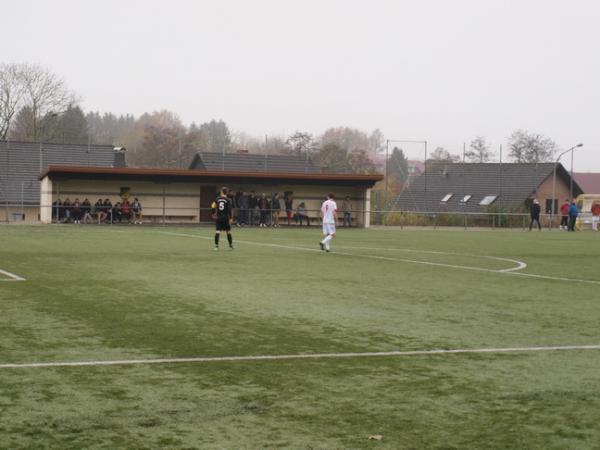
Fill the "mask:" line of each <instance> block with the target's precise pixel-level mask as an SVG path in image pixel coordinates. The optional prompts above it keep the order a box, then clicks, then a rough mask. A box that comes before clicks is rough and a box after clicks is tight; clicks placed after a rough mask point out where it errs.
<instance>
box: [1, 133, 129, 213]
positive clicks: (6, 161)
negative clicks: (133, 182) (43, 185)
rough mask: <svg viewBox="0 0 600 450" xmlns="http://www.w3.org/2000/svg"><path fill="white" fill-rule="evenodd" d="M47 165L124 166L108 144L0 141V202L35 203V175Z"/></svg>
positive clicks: (121, 155) (37, 185)
mask: <svg viewBox="0 0 600 450" xmlns="http://www.w3.org/2000/svg"><path fill="white" fill-rule="evenodd" d="M50 164H60V165H73V166H99V167H125V153H124V149H115V148H114V147H113V146H112V145H89V146H88V145H76V144H49V143H41V144H40V143H39V142H19V141H0V205H1V204H5V203H9V204H20V203H21V201H23V203H24V204H26V205H37V204H39V202H40V183H39V180H38V177H39V175H40V173H41V172H43V171H44V170H46V169H47V168H48V165H50Z"/></svg>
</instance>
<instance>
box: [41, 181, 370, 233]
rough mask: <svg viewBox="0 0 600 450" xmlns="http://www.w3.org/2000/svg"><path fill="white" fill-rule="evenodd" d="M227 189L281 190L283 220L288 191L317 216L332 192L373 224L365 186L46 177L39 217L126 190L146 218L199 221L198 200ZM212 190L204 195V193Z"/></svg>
mask: <svg viewBox="0 0 600 450" xmlns="http://www.w3.org/2000/svg"><path fill="white" fill-rule="evenodd" d="M222 185H226V186H227V187H229V188H230V189H232V190H233V191H244V192H249V191H254V193H255V195H257V196H260V195H261V194H262V193H265V194H266V195H267V196H268V197H270V196H271V195H272V194H273V193H275V192H277V193H278V194H279V197H280V199H281V206H282V217H283V216H285V211H284V202H283V197H284V193H285V192H286V191H291V192H293V196H294V203H293V208H294V210H295V209H296V208H297V207H298V205H299V204H300V203H301V202H304V204H305V206H306V209H307V210H308V211H309V215H310V216H312V217H317V216H318V214H319V210H320V207H321V203H322V202H323V201H324V200H325V198H326V196H327V194H328V193H329V192H332V193H333V194H334V195H335V197H336V201H337V203H338V208H339V209H340V220H341V206H342V201H343V199H344V198H345V197H346V196H349V197H350V202H351V205H352V217H353V224H355V225H357V226H369V214H368V211H369V208H370V204H369V202H370V200H369V197H370V189H366V188H364V187H352V186H335V185H333V186H332V185H303V184H282V183H280V184H262V183H221V184H218V183H214V182H212V183H199V182H173V183H161V182H151V181H128V180H54V181H52V180H51V179H50V178H48V177H46V178H44V180H43V181H42V184H41V195H42V197H41V198H42V202H41V204H42V206H41V210H40V217H41V221H42V223H51V220H52V209H51V206H52V203H53V202H54V201H56V200H57V199H59V198H60V200H61V201H64V200H65V199H67V198H68V199H69V200H70V201H71V203H72V202H73V201H74V200H75V199H76V198H78V199H79V200H80V201H83V200H84V199H85V198H87V199H89V200H90V202H91V204H92V205H93V204H94V203H96V201H97V200H98V199H102V200H104V199H106V198H108V199H109V200H110V201H111V202H112V203H113V204H114V203H116V202H117V201H121V193H122V192H124V191H127V192H128V193H129V198H130V200H133V198H135V197H137V198H139V200H140V202H141V203H142V206H143V209H144V215H145V216H146V217H148V218H149V219H150V218H154V219H155V221H157V222H161V221H162V220H163V218H164V219H166V221H167V222H179V223H198V222H199V221H200V208H201V206H202V208H208V207H209V205H201V202H200V199H201V197H202V194H203V193H204V194H205V196H206V197H211V196H212V195H214V193H213V192H212V190H214V189H218V188H220V187H221V186H222ZM206 189H209V190H210V191H211V192H208V193H205V192H203V190H206Z"/></svg>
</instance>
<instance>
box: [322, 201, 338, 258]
mask: <svg viewBox="0 0 600 450" xmlns="http://www.w3.org/2000/svg"><path fill="white" fill-rule="evenodd" d="M321 218H322V219H323V234H324V235H325V238H324V239H323V240H322V241H321V242H319V245H320V246H321V250H325V251H326V252H329V250H331V240H332V239H333V238H334V237H335V223H336V222H337V204H336V203H335V200H334V196H333V194H331V193H329V194H327V200H325V201H324V202H323V204H322V205H321Z"/></svg>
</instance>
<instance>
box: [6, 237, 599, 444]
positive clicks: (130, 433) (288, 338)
mask: <svg viewBox="0 0 600 450" xmlns="http://www.w3.org/2000/svg"><path fill="white" fill-rule="evenodd" d="M233 233H234V238H235V239H236V241H237V242H236V249H235V250H234V251H229V250H227V245H226V240H225V239H222V244H221V247H222V248H221V250H220V251H219V252H214V251H213V250H212V237H213V231H212V229H210V228H192V227H188V228H184V227H179V228H178V227H133V226H129V227H125V226H122V227H121V226H114V227H96V226H79V227H77V226H32V227H28V226H2V227H0V269H2V270H4V271H7V272H10V273H13V274H17V275H19V276H21V277H24V278H26V281H6V280H7V279H8V277H7V275H0V279H2V280H3V281H0V365H6V364H11V363H12V364H23V363H32V362H64V361H112V360H136V359H137V360H139V359H146V358H158V359H160V358H179V357H219V356H249V355H299V354H316V353H346V352H358V353H361V352H386V351H409V350H431V349H479V348H508V347H543V346H583V345H598V344H600V336H599V334H600V333H599V324H600V322H599V318H600V251H599V249H600V242H599V241H598V240H599V239H600V238H599V236H598V235H596V234H593V233H591V232H588V233H565V232H558V231H556V232H541V233H539V232H531V233H530V232H522V231H468V232H464V231H442V230H438V231H433V230H431V231H425V230H405V231H401V230H391V229H387V230H375V229H373V230H357V229H353V230H344V229H340V230H338V236H337V237H336V239H334V241H333V244H332V245H333V251H332V253H329V254H326V253H324V252H321V251H319V250H318V241H319V239H320V238H321V235H320V229H319V228H317V227H314V228H312V229H307V228H303V229H294V228H293V229H277V230H272V229H252V230H250V229H241V230H240V229H234V230H233ZM509 260H510V261H509ZM519 261H520V262H523V263H526V264H527V267H525V268H522V269H520V270H516V271H515V272H501V271H503V270H511V269H515V268H516V267H517V266H518V262H519ZM516 273H523V274H529V275H538V276H541V277H535V276H529V275H526V276H523V275H517V274H516ZM582 280H589V281H591V282H586V281H582ZM599 423H600V350H593V349H592V350H561V351H547V352H516V353H474V354H437V355H418V356H385V357H382V356H375V357H359V356H357V357H351V358H322V359H289V360H285V359H284V360H272V361H223V362H191V363H172V364H152V365H149V364H139V365H115V366H84V367H38V368H32V367H17V368H14V367H13V368H0V448H7V449H25V448H31V449H82V448H86V449H87V448H102V449H114V448H124V449H125V448H126V449H134V448H135V449H138V448H145V449H155V448H156V449H158V448H171V449H184V448H185V449H192V448H233V449H239V448H253V449H254V448H256V449H258V448H293V449H296V448H297V449H309V448H323V449H332V448H335V449H337V448H366V449H371V448H372V449H402V448H437V449H452V448H456V449H465V448H474V449H483V448H506V449H517V448H527V449H567V448H568V449H587V448H600V426H599V425H598V424H599ZM372 435H382V436H383V440H381V441H377V440H369V439H368V438H369V436H372Z"/></svg>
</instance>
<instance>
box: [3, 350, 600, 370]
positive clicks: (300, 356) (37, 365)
mask: <svg viewBox="0 0 600 450" xmlns="http://www.w3.org/2000/svg"><path fill="white" fill-rule="evenodd" d="M584 350H600V345H557V346H547V347H504V348H502V347H500V348H459V349H434V350H407V351H390V352H348V353H300V354H291V355H255V356H199V357H189V358H153V359H121V360H107V361H102V360H98V361H57V362H31V363H5V364H0V369H35V368H52V367H57V368H60V367H86V366H131V365H150V364H193V363H215V362H244V361H280V360H297V359H334V358H337V359H341V358H374V357H386V356H387V357H409V356H436V355H456V354H493V353H500V354H502V353H534V352H557V351H584Z"/></svg>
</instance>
